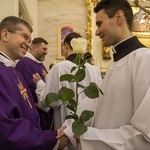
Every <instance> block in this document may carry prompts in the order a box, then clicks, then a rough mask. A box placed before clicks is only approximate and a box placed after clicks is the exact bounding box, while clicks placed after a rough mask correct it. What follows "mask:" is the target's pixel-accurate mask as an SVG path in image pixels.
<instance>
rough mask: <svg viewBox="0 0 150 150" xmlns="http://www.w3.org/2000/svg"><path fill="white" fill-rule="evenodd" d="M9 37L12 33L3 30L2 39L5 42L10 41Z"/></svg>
mask: <svg viewBox="0 0 150 150" xmlns="http://www.w3.org/2000/svg"><path fill="white" fill-rule="evenodd" d="M9 35H10V33H9V32H8V31H7V30H6V29H3V30H2V31H1V39H2V40H3V41H8V38H9Z"/></svg>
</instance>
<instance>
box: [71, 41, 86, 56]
mask: <svg viewBox="0 0 150 150" xmlns="http://www.w3.org/2000/svg"><path fill="white" fill-rule="evenodd" d="M70 44H71V46H72V48H73V52H75V53H77V54H78V53H80V54H83V53H85V52H86V47H87V40H86V39H83V38H73V39H72V40H71V43H70Z"/></svg>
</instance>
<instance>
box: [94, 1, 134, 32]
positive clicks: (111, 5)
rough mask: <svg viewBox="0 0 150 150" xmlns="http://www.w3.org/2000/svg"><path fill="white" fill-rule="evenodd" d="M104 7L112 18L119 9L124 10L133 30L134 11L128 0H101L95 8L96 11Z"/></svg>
mask: <svg viewBox="0 0 150 150" xmlns="http://www.w3.org/2000/svg"><path fill="white" fill-rule="evenodd" d="M102 9H104V11H105V13H106V14H107V15H108V17H109V18H112V17H113V16H114V15H115V14H116V13H117V11H118V10H122V11H123V12H124V15H125V18H126V22H127V25H128V28H129V30H130V31H131V30H132V23H133V11H132V8H131V6H130V4H129V2H128V1H127V0H101V1H100V2H99V3H98V4H97V6H96V7H95V8H94V12H95V13H98V11H99V10H102Z"/></svg>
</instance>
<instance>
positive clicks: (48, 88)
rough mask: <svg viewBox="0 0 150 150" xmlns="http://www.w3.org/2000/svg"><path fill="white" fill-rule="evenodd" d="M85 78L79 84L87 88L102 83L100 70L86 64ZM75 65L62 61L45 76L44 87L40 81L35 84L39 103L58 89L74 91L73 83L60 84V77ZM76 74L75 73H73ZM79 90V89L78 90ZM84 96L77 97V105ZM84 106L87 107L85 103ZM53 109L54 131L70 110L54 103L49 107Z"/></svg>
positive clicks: (63, 105)
mask: <svg viewBox="0 0 150 150" xmlns="http://www.w3.org/2000/svg"><path fill="white" fill-rule="evenodd" d="M85 65H86V77H85V79H84V80H83V81H81V82H80V84H82V85H84V86H88V85H89V83H90V82H95V83H97V85H98V86H99V84H100V83H101V81H102V78H101V72H100V69H99V68H98V67H97V66H93V65H91V64H89V63H86V64H85ZM73 66H75V64H74V63H73V62H71V61H68V60H64V61H62V62H59V63H57V64H56V65H54V66H53V68H52V69H51V70H50V71H49V73H48V74H47V76H46V85H45V83H43V82H42V81H41V80H40V81H39V82H38V83H37V88H36V93H37V96H38V99H39V100H40V102H41V103H44V100H45V97H46V95H47V94H48V93H50V92H55V93H58V91H59V89H60V88H61V87H63V86H65V87H68V88H71V89H73V90H74V91H75V88H76V87H75V83H69V82H68V81H63V82H60V76H61V75H63V74H67V73H70V71H71V68H72V67H73ZM75 72H76V71H75ZM80 89H81V88H80ZM85 97H86V96H85V95H84V94H83V93H82V94H80V96H79V104H80V103H81V102H82V100H83V99H84V98H85ZM85 105H88V104H87V103H85ZM50 107H52V108H53V109H54V118H55V129H58V128H60V127H61V125H62V124H63V123H64V121H65V117H66V115H69V114H70V110H69V109H67V108H66V105H65V104H63V103H62V102H56V103H53V104H51V105H50Z"/></svg>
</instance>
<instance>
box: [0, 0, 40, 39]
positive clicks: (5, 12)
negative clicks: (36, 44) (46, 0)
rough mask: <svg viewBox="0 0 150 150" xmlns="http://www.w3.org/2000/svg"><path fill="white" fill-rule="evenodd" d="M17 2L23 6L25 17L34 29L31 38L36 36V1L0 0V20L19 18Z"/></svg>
mask: <svg viewBox="0 0 150 150" xmlns="http://www.w3.org/2000/svg"><path fill="white" fill-rule="evenodd" d="M19 1H20V2H21V3H22V4H23V7H24V9H25V10H26V13H27V14H25V15H29V16H28V17H29V18H30V19H31V22H32V26H33V29H34V33H33V37H34V36H37V33H38V28H37V27H38V24H37V0H0V10H1V13H0V20H2V19H3V18H5V17H7V16H17V17H19Z"/></svg>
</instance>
